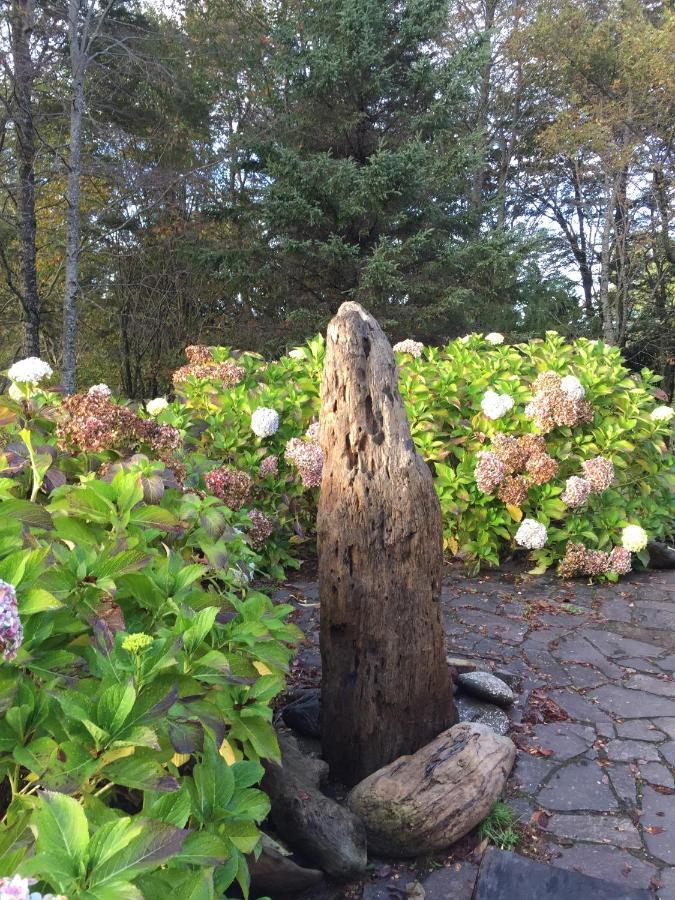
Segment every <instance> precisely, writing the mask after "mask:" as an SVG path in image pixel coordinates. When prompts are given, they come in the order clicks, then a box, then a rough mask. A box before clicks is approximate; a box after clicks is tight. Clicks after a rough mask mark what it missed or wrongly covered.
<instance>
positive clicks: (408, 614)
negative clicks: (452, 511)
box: [317, 303, 456, 785]
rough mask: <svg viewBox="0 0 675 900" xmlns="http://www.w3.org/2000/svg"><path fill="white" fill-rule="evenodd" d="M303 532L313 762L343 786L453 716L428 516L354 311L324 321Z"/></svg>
mask: <svg viewBox="0 0 675 900" xmlns="http://www.w3.org/2000/svg"><path fill="white" fill-rule="evenodd" d="M320 441H321V445H322V447H323V450H324V453H325V463H324V469H323V478H322V483H321V496H320V500H319V511H318V522H317V535H318V553H319V591H320V599H321V657H322V730H323V755H324V758H325V759H326V760H327V761H328V763H329V765H330V768H331V775H332V777H333V778H335V779H338V780H340V781H342V782H344V783H345V784H347V785H353V784H355V783H356V782H357V781H360V780H361V779H362V778H364V777H365V776H366V775H369V774H370V773H371V772H374V771H375V770H376V769H379V768H380V767H381V766H383V765H385V764H386V763H388V762H390V761H391V760H393V759H396V758H397V757H399V756H401V755H402V754H406V753H412V752H414V751H415V750H417V749H418V748H419V747H421V746H423V745H424V744H426V743H428V742H429V741H430V740H432V739H433V738H434V737H436V735H437V734H438V733H439V732H441V731H444V730H445V729H446V728H447V727H448V726H449V725H452V724H453V722H454V721H456V713H455V710H454V704H453V702H452V692H451V684H450V678H449V673H448V667H447V664H446V661H445V650H444V635H443V628H442V623H441V610H440V594H441V569H442V532H441V513H440V507H439V503H438V498H437V496H436V492H435V489H434V485H433V480H432V476H431V473H430V471H429V469H428V467H427V465H426V463H425V462H424V461H423V460H422V458H421V457H420V456H418V455H417V453H416V452H415V447H414V445H413V441H412V439H411V436H410V429H409V426H408V420H407V416H406V411H405V407H404V405H403V401H402V399H401V396H400V394H399V391H398V371H397V367H396V362H395V359H394V354H393V352H392V349H391V347H390V345H389V342H388V340H387V338H386V336H385V335H384V332H383V331H382V330H381V328H380V327H379V325H378V324H377V322H376V321H375V319H373V317H372V316H370V315H369V314H368V313H367V312H366V311H365V310H364V309H363V308H362V307H361V306H359V304H357V303H344V304H343V305H342V306H341V307H340V310H339V311H338V313H337V315H336V316H335V318H334V319H333V320H332V322H331V323H330V325H329V327H328V333H327V340H326V360H325V366H324V374H323V382H322V388H321V416H320Z"/></svg>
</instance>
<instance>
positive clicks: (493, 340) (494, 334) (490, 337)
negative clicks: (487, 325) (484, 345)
mask: <svg viewBox="0 0 675 900" xmlns="http://www.w3.org/2000/svg"><path fill="white" fill-rule="evenodd" d="M485 340H486V341H487V342H488V344H503V343H504V335H503V334H500V333H499V332H498V331H491V332H490V334H486V335H485Z"/></svg>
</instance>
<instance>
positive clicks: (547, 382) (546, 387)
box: [534, 372, 562, 393]
mask: <svg viewBox="0 0 675 900" xmlns="http://www.w3.org/2000/svg"><path fill="white" fill-rule="evenodd" d="M561 384H562V377H561V376H560V375H558V373H557V372H542V373H541V374H540V375H538V376H537V379H536V381H535V382H534V391H535V393H539V392H540V391H541V392H543V393H554V392H556V391H561V390H562V388H561Z"/></svg>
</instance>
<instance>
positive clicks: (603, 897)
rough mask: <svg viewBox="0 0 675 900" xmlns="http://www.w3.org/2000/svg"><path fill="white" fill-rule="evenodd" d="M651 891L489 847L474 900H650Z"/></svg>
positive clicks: (479, 873)
mask: <svg viewBox="0 0 675 900" xmlns="http://www.w3.org/2000/svg"><path fill="white" fill-rule="evenodd" d="M651 896H652V895H651V893H650V891H648V890H642V889H636V888H626V887H625V886H624V885H621V884H617V883H616V882H610V881H603V880H601V879H599V878H591V877H589V876H588V875H581V874H579V873H578V872H574V871H569V870H567V869H559V868H558V867H557V866H547V865H545V864H544V863H540V862H535V861H534V860H532V859H528V858H527V857H525V856H518V855H517V854H515V853H510V852H508V851H506V850H497V849H496V848H494V847H491V848H489V849H488V850H487V851H486V853H485V856H484V857H483V862H482V863H481V867H480V869H479V871H478V882H477V884H476V891H475V893H474V900H514V898H516V897H517V898H518V900H542V898H546V900H580V898H586V897H592V898H593V900H650V898H651Z"/></svg>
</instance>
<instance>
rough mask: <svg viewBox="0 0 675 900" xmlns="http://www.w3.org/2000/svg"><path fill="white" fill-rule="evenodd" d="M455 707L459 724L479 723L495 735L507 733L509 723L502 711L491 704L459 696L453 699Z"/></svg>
mask: <svg viewBox="0 0 675 900" xmlns="http://www.w3.org/2000/svg"><path fill="white" fill-rule="evenodd" d="M455 707H456V708H457V715H458V717H459V721H460V722H480V724H481V725H488V726H489V727H490V728H491V729H492V730H493V731H494V732H495V733H496V734H501V735H504V734H506V733H507V732H508V730H509V728H510V726H511V722H510V721H509V717H508V716H507V715H506V713H505V712H504V710H502V709H500V708H499V707H498V706H494V705H493V704H492V703H483V702H482V701H480V700H473V699H472V698H471V697H466V696H463V695H459V696H458V697H455Z"/></svg>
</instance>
